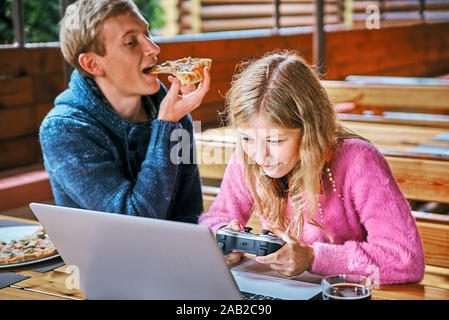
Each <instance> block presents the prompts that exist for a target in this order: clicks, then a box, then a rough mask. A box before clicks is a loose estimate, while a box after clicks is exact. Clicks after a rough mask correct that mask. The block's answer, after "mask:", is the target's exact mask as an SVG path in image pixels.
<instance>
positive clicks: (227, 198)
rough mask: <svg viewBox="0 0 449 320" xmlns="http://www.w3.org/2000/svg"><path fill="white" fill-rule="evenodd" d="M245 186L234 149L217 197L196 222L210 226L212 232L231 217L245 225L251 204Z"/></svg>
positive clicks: (251, 201)
mask: <svg viewBox="0 0 449 320" xmlns="http://www.w3.org/2000/svg"><path fill="white" fill-rule="evenodd" d="M245 186H246V182H245V178H244V176H243V163H242V160H240V159H239V157H238V155H237V152H236V151H235V152H234V154H233V155H232V157H231V160H230V163H229V164H228V165H227V167H226V170H225V173H224V176H223V181H222V183H221V186H220V192H219V194H218V196H217V198H216V199H215V201H214V202H213V203H212V205H211V206H210V208H209V211H208V212H207V213H203V214H202V215H201V216H200V218H199V221H198V223H199V224H201V225H206V226H208V227H210V228H211V230H212V231H214V232H215V231H216V230H217V229H219V228H220V227H222V226H224V225H227V224H228V223H229V222H230V221H231V220H233V219H238V220H239V221H240V224H241V225H242V226H245V225H246V223H247V222H248V220H249V218H250V216H251V209H252V206H253V200H252V197H250V196H249V195H248V192H247V190H246V189H245Z"/></svg>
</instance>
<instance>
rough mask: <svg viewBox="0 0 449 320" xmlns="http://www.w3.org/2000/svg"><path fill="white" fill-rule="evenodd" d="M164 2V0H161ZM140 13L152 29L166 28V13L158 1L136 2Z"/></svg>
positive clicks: (142, 0) (140, 0)
mask: <svg viewBox="0 0 449 320" xmlns="http://www.w3.org/2000/svg"><path fill="white" fill-rule="evenodd" d="M161 1H163V0H161ZM134 2H135V3H136V5H137V6H138V7H139V9H140V12H141V13H142V15H143V16H144V18H145V19H146V20H147V21H148V23H149V24H150V29H151V30H154V29H160V28H162V27H163V26H164V23H165V22H164V11H163V10H162V8H161V6H160V5H159V1H157V0H134Z"/></svg>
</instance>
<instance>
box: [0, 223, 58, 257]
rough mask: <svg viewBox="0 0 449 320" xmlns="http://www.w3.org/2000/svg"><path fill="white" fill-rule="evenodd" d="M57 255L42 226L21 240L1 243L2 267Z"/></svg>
mask: <svg viewBox="0 0 449 320" xmlns="http://www.w3.org/2000/svg"><path fill="white" fill-rule="evenodd" d="M57 253H58V252H57V251H56V248H55V246H54V244H53V242H51V240H50V238H49V237H48V234H47V233H46V232H45V230H44V228H43V227H42V226H40V227H39V228H37V230H36V231H35V232H33V233H32V234H29V235H27V236H25V237H23V238H22V239H20V240H11V241H10V242H8V243H6V242H4V241H0V265H6V264H16V263H22V262H28V261H33V260H38V259H42V258H46V257H50V256H53V255H55V254H57Z"/></svg>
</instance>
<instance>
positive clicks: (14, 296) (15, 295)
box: [0, 288, 66, 300]
mask: <svg viewBox="0 0 449 320" xmlns="http://www.w3.org/2000/svg"><path fill="white" fill-rule="evenodd" d="M0 300H66V299H63V298H58V297H55V296H50V295H47V294H42V293H36V292H30V291H25V290H20V289H15V288H3V289H1V290H0Z"/></svg>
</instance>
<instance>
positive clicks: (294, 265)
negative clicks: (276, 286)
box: [256, 228, 314, 277]
mask: <svg viewBox="0 0 449 320" xmlns="http://www.w3.org/2000/svg"><path fill="white" fill-rule="evenodd" d="M272 232H273V233H274V234H275V235H276V236H277V237H278V238H280V239H282V240H284V241H285V245H284V246H283V247H282V248H281V249H279V250H278V251H276V252H274V253H272V254H269V255H267V256H263V257H256V261H257V262H259V263H268V264H270V266H271V268H272V269H274V270H276V271H277V272H279V273H280V274H283V275H284V276H287V277H292V276H295V275H298V274H300V273H303V272H304V271H306V270H309V269H310V268H311V267H312V264H313V259H314V254H313V247H310V246H308V245H306V244H304V243H302V242H301V241H299V240H298V239H295V238H293V237H292V236H291V235H289V234H288V233H287V232H284V231H281V230H279V229H277V228H274V229H273V231H272Z"/></svg>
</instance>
